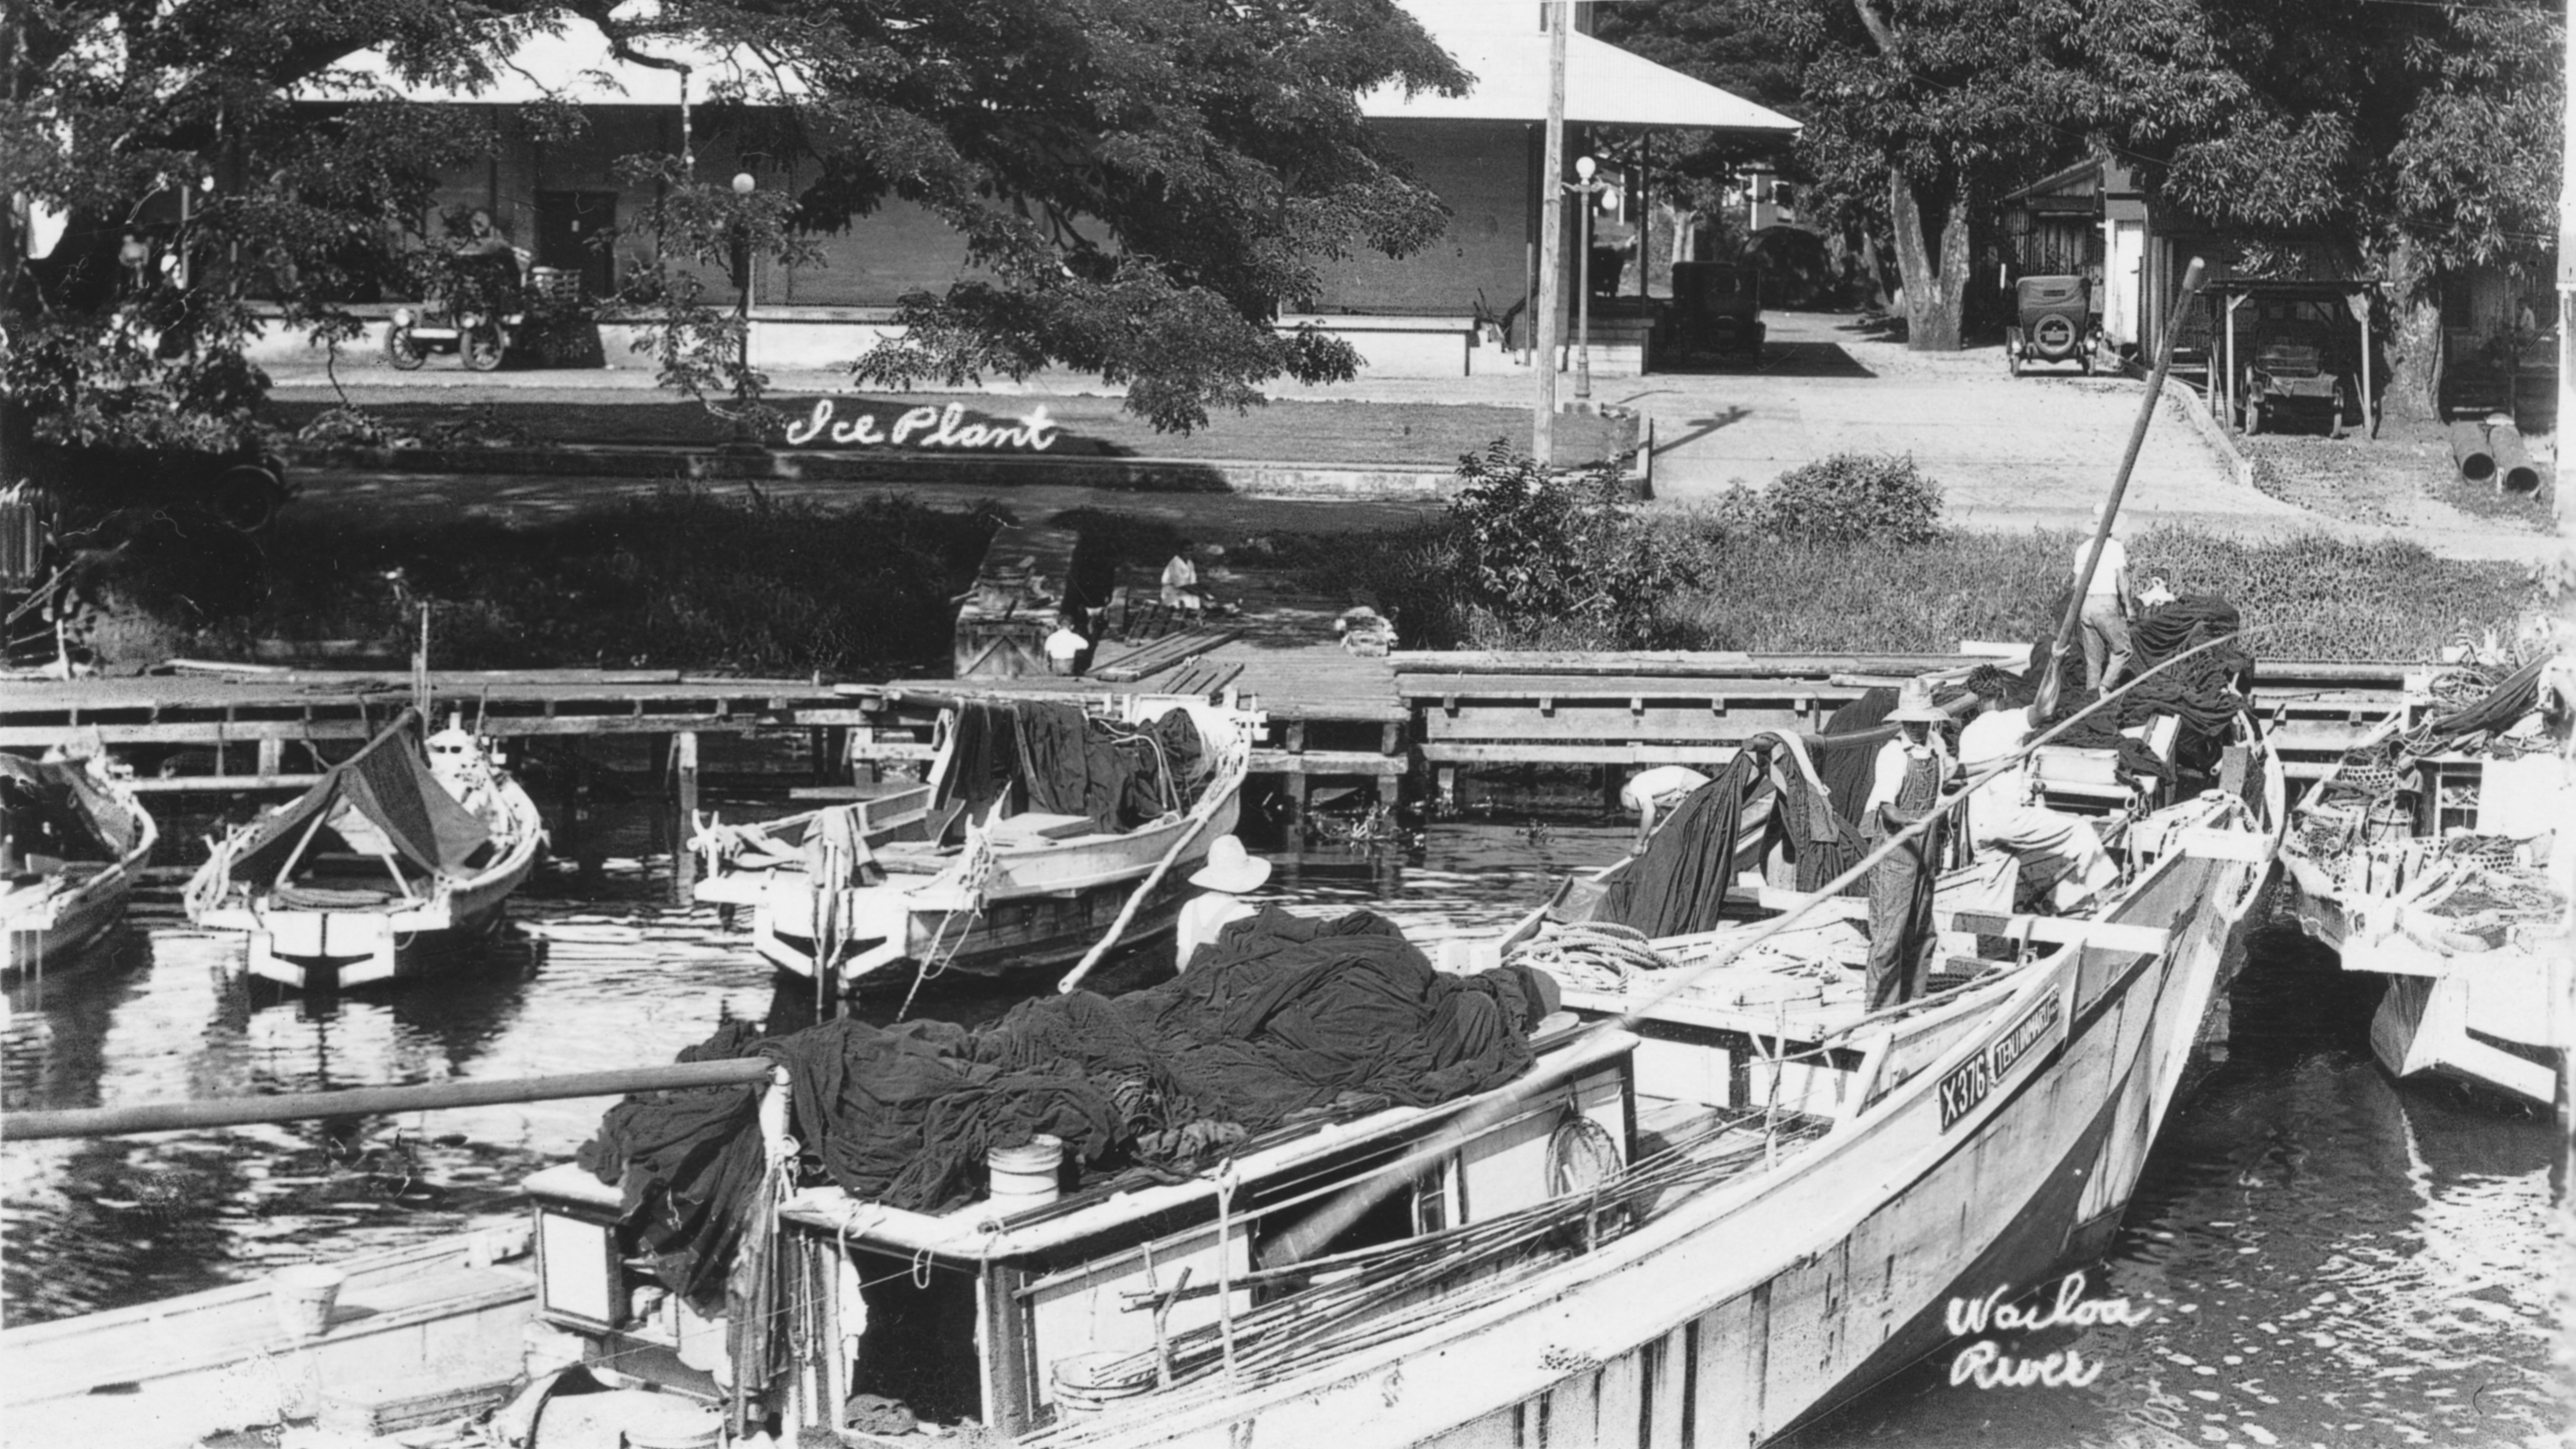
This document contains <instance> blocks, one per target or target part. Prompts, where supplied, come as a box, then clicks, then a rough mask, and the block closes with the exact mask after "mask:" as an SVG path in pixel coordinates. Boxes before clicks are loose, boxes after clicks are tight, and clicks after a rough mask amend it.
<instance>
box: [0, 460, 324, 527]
mask: <svg viewBox="0 0 2576 1449" xmlns="http://www.w3.org/2000/svg"><path fill="white" fill-rule="evenodd" d="M27 461H28V465H29V466H28V468H27V470H26V471H27V474H28V476H29V477H31V478H33V479H36V480H38V481H40V482H42V483H44V484H46V485H47V486H49V487H50V488H51V489H52V490H53V491H55V492H56V493H57V494H58V495H59V496H61V497H62V498H63V500H64V501H65V502H67V503H74V504H77V505H79V506H80V507H81V508H83V509H84V510H97V511H104V510H114V509H124V508H150V509H157V510H160V511H163V512H167V513H173V514H186V513H194V514H198V515H200V516H207V517H211V518H213V519H214V520H215V521H216V522H218V523H221V524H224V525H225V526H227V527H230V528H235V529H239V530H240V531H242V532H244V533H256V532H258V531H259V530H261V529H264V528H266V527H268V526H269V524H271V523H273V522H275V521H276V519H277V511H278V509H280V508H281V507H283V506H285V504H286V501H287V500H288V499H290V498H293V497H294V496H295V488H294V486H293V485H292V484H290V483H288V482H287V480H286V465H285V464H284V463H283V462H281V461H279V459H278V457H277V455H276V454H274V453H271V452H270V451H268V450H267V449H266V448H264V447H262V446H260V445H259V444H257V443H255V442H246V443H243V444H241V445H239V446H236V447H234V448H231V449H228V450H225V451H222V452H204V451H199V450H197V449H193V448H141V447H66V446H62V445H58V444H49V445H38V446H36V447H34V448H31V449H30V450H29V452H28V457H27Z"/></svg>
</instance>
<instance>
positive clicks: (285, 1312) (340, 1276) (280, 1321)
mask: <svg viewBox="0 0 2576 1449" xmlns="http://www.w3.org/2000/svg"><path fill="white" fill-rule="evenodd" d="M348 1281H349V1280H348V1276H347V1275H346V1274H344V1273H342V1272H341V1271H340V1270H339V1269H337V1268H326V1267H324V1266H322V1265H321V1264H319V1263H298V1264H295V1265H294V1266H293V1267H288V1268H280V1269H278V1270H277V1271H276V1272H274V1273H271V1274H270V1275H268V1303H269V1307H271V1308H272V1309H274V1310H276V1313H277V1326H278V1327H279V1328H282V1329H284V1330H285V1331H286V1334H287V1336H288V1337H289V1338H320V1337H321V1336H322V1335H324V1334H326V1333H328V1332H330V1331H331V1309H332V1306H333V1305H334V1304H336V1303H338V1302H339V1301H340V1288H341V1286H342V1285H343V1284H345V1283H347V1282H348Z"/></svg>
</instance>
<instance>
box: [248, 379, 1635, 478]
mask: <svg viewBox="0 0 2576 1449" xmlns="http://www.w3.org/2000/svg"><path fill="white" fill-rule="evenodd" d="M350 392H351V395H352V397H354V398H356V399H358V400H359V405H360V408H361V409H362V410H363V412H364V414H365V417H366V420H367V421H368V422H370V423H372V425H373V426H374V428H375V430H377V431H378V432H379V433H381V434H382V440H383V441H393V440H396V439H413V440H417V441H418V442H420V443H422V444H425V445H430V446H438V447H524V446H542V445H545V444H549V443H613V444H624V445H630V446H632V445H656V446H662V447H685V448H709V447H715V446H717V445H719V444H721V443H723V442H725V441H726V440H727V439H729V438H731V437H732V435H733V427H732V424H730V423H729V422H727V421H726V420H724V419H723V418H719V417H717V416H715V415H714V414H712V413H710V412H708V411H707V410H706V408H704V407H702V406H700V405H699V404H697V403H694V402H688V401H672V400H670V399H669V398H668V397H667V395H664V394H656V393H650V392H619V391H607V390H601V389H581V388H526V389H520V388H514V389H512V390H511V391H510V393H509V395H508V396H507V397H504V398H498V399H491V398H486V399H481V400H476V401H471V402H439V401H421V400H419V399H418V396H417V394H416V393H415V394H411V395H410V396H409V397H408V398H406V397H405V395H404V394H402V393H399V392H395V391H392V390H387V389H371V388H352V389H350ZM379 393H382V394H383V395H382V396H379V395H378V394H379ZM815 401H816V399H815V398H814V397H813V396H812V395H810V394H798V393H780V394H778V395H776V396H774V397H772V398H771V399H770V404H771V406H772V407H774V408H775V409H777V410H779V412H780V413H781V414H782V416H781V417H780V418H779V419H775V420H773V421H772V423H771V425H770V427H769V429H768V432H769V436H768V438H767V441H768V442H769V443H770V444H771V445H772V446H783V445H784V442H785V439H784V437H783V436H782V433H781V429H782V426H783V424H784V423H785V422H787V421H810V418H811V411H812V408H813V406H814V403H815ZM833 402H834V404H835V412H834V418H835V419H836V420H839V421H846V420H848V419H849V418H851V417H853V416H855V415H856V414H858V413H860V412H863V411H874V412H876V413H877V414H879V415H880V416H881V417H882V418H883V419H885V420H886V426H887V428H889V429H890V428H891V426H892V420H893V419H895V418H897V417H899V416H900V415H901V413H902V412H903V411H905V410H907V409H911V408H915V407H928V408H944V407H946V406H947V405H949V404H951V403H954V404H957V405H958V406H960V407H961V408H963V409H965V410H966V416H967V417H968V418H969V419H970V420H971V419H982V420H985V421H997V422H1008V421H1012V420H1016V419H1018V418H1019V417H1021V416H1022V415H1023V414H1026V413H1027V412H1029V411H1030V410H1031V409H1033V408H1039V407H1043V408H1045V409H1046V412H1047V416H1048V417H1050V418H1052V419H1053V420H1054V421H1055V424H1056V427H1057V442H1056V443H1055V445H1054V446H1053V447H1052V448H1051V449H1050V450H1049V451H1051V452H1053V453H1057V454H1062V455H1080V456H1084V457H1137V458H1256V459H1275V460H1279V461H1282V462H1292V463H1312V464H1319V465H1321V464H1349V465H1361V464H1407V465H1412V466H1429V467H1445V466H1447V465H1448V464H1450V463H1453V462H1455V461H1457V458H1458V455H1459V454H1461V453H1464V452H1466V451H1468V450H1470V449H1472V448H1477V447H1481V446H1482V445H1483V444H1484V443H1486V442H1487V441H1488V440H1490V439H1492V438H1494V437H1496V436H1503V435H1507V436H1511V437H1524V438H1525V437H1527V436H1529V431H1530V421H1529V419H1530V414H1529V410H1528V409H1527V408H1510V407H1495V406H1491V405H1488V404H1483V403H1363V402H1347V401H1336V402H1273V403H1270V404H1268V405H1267V406H1264V407H1256V408H1253V409H1250V410H1249V411H1247V412H1243V413H1239V414H1238V413H1220V414H1218V415H1217V416H1216V417H1214V418H1212V419H1211V420H1210V421H1209V423H1208V425H1207V426H1206V427H1204V428H1201V429H1199V430H1198V431H1196V432H1193V433H1157V432H1155V431H1154V430H1153V429H1152V428H1151V427H1149V426H1147V425H1146V424H1145V423H1144V422H1143V421H1142V420H1140V419H1138V418H1136V417H1134V416H1133V415H1131V414H1129V413H1127V412H1125V411H1124V410H1123V409H1122V407H1121V404H1120V400H1119V399H1117V398H1114V397H1070V396H1068V397H1038V396H1028V397H1011V396H1002V395H995V394H989V393H958V394H942V393H923V394H906V395H902V396H891V395H876V396H873V397H863V396H857V395H850V394H840V395H835V397H834V399H833ZM337 406H338V403H337V401H336V400H321V399H314V398H310V397H299V398H297V399H295V400H291V401H274V400H273V401H272V402H271V404H270V408H269V413H270V416H271V419H272V420H273V421H274V422H275V423H276V424H277V425H278V426H279V427H281V428H284V429H287V430H288V431H290V432H291V431H294V430H296V429H300V428H304V427H305V426H306V425H308V424H311V423H313V422H314V421H315V420H316V419H317V418H320V417H322V416H323V415H324V414H325V413H327V412H330V411H331V410H332V409H334V408H336V407H337ZM344 431H345V424H341V425H335V429H334V433H333V436H332V437H330V438H323V439H317V441H343V442H373V441H377V439H373V438H360V437H350V436H342V435H341V434H342V432H344ZM1557 440H1558V452H1559V455H1560V456H1561V457H1562V458H1563V459H1564V460H1565V461H1566V462H1568V463H1578V462H1590V461H1594V460H1597V459H1605V458H1608V457H1611V456H1612V455H1614V454H1615V453H1617V452H1619V451H1620V450H1622V449H1625V448H1628V447H1631V446H1633V445H1634V440H1635V432H1634V427H1633V425H1632V424H1631V423H1630V422H1629V421H1628V420H1626V419H1623V418H1611V417H1605V416H1602V415H1599V414H1594V413H1568V414H1566V415H1565V416H1564V417H1563V418H1561V419H1560V420H1558V423H1557Z"/></svg>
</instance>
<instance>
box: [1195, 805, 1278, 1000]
mask: <svg viewBox="0 0 2576 1449" xmlns="http://www.w3.org/2000/svg"><path fill="white" fill-rule="evenodd" d="M1269 879H1270V862H1268V861H1266V860H1263V859H1262V858H1261V857H1260V856H1257V855H1254V854H1252V853H1251V852H1250V851H1247V850H1245V849H1244V848H1243V842H1242V841H1240V840H1238V839H1236V838H1235V837H1233V836H1231V835H1220V836H1218V837H1217V838H1216V841H1215V843H1213V844H1211V845H1210V846H1208V853H1207V864H1205V865H1203V866H1201V867H1199V871H1198V874H1196V875H1193V876H1191V877H1190V884H1192V885H1194V886H1197V887H1198V888H1199V889H1201V890H1203V891H1206V892H1207V894H1206V895H1203V896H1194V897H1192V898H1191V899H1190V900H1188V901H1187V902H1185V903H1183V904H1182V906H1181V919H1180V923H1179V924H1178V926H1176V927H1175V928H1174V930H1173V932H1172V956H1173V964H1174V965H1175V966H1177V967H1180V968H1182V969H1184V970H1186V969H1187V968H1188V967H1189V964H1190V957H1192V956H1193V955H1196V954H1197V953H1198V949H1199V948H1200V947H1201V946H1213V945H1215V944H1216V938H1217V936H1218V935H1219V933H1221V932H1223V931H1224V930H1225V928H1226V927H1227V926H1229V925H1231V924H1233V923H1234V922H1236V921H1240V920H1244V919H1247V918H1249V917H1251V916H1253V915H1255V914H1257V913H1258V912H1257V908H1256V907H1254V905H1253V904H1252V902H1250V901H1247V900H1245V899H1243V898H1244V897H1245V896H1247V895H1250V894H1251V893H1252V892H1254V891H1257V890H1259V889H1261V886H1262V883H1263V882H1264V881H1267V880H1269Z"/></svg>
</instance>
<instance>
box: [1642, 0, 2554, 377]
mask: <svg viewBox="0 0 2576 1449" xmlns="http://www.w3.org/2000/svg"><path fill="white" fill-rule="evenodd" d="M1614 12H1615V20H1614V21H1613V22H1612V23H1613V24H1615V26H1616V27H1617V29H1618V30H1619V32H1620V36H1621V39H1622V43H1625V44H1628V45H1631V46H1633V47H1635V48H1637V49H1640V50H1643V51H1646V52H1648V53H1649V54H1652V55H1654V56H1655V58H1657V59H1659V60H1662V61H1664V62H1665V63H1666V64H1671V65H1676V66H1679V67H1681V68H1684V69H1689V70H1692V71H1694V73H1697V74H1701V75H1704V76H1707V77H1708V78H1710V79H1712V80H1716V81H1718V82H1719V83H1720V84H1727V83H1729V82H1730V80H1731V81H1733V82H1735V83H1739V84H1750V85H1753V86H1756V87H1767V88H1775V89H1776V88H1777V87H1778V86H1779V85H1781V84H1782V82H1783V78H1784V72H1785V76H1786V79H1787V81H1788V83H1789V84H1791V85H1793V86H1794V89H1795V92H1796V94H1795V97H1794V98H1793V99H1791V98H1783V99H1779V100H1768V101H1766V103H1769V104H1775V105H1778V106H1779V107H1780V108H1781V109H1784V110H1787V111H1789V112H1791V113H1792V114H1795V115H1796V116H1798V117H1799V118H1800V119H1801V120H1803V121H1805V122H1806V123H1807V125H1806V130H1805V131H1804V132H1803V133H1802V134H1801V136H1800V138H1799V143H1798V151H1797V161H1798V164H1799V166H1800V168H1801V169H1802V170H1803V171H1804V172H1805V173H1806V174H1807V176H1808V178H1809V185H1808V187H1807V188H1806V190H1805V192H1804V194H1803V198H1802V205H1803V206H1804V207H1805V208H1806V209H1807V210H1808V211H1809V212H1810V214H1812V215H1815V216H1817V217H1819V218H1820V219H1822V220H1824V221H1825V222H1826V223H1827V224H1829V225H1834V224H1841V223H1846V222H1857V223H1859V224H1861V225H1863V226H1865V227H1866V228H1867V229H1869V230H1871V231H1873V232H1883V233H1885V234H1887V235H1889V236H1890V237H1891V238H1892V240H1893V242H1894V244H1895V248H1896V251H1897V254H1898V261H1899V265H1900V269H1901V271H1902V273H1903V280H1904V284H1905V288H1906V302H1907V311H1908V313H1909V317H1908V322H1909V324H1910V328H1911V335H1912V337H1913V339H1914V341H1915V343H1916V345H1918V346H1929V347H1955V346H1957V345H1958V340H1959V326H1960V322H1961V315H1960V313H1961V304H1962V301H1963V293H1964V286H1965V283H1966V281H1967V274H1968V269H1969V266H1970V263H1971V260H1972V252H1971V237H1972V233H1973V232H1974V231H1975V230H1976V229H1977V228H1979V227H1981V226H1982V225H1984V224H1985V223H1986V219H1987V218H1988V216H1989V215H1990V213H1991V211H1992V207H1993V203H1994V202H1995V201H1996V200H1997V199H1998V198H1999V197H2000V196H2001V195H2002V194H2004V193H2005V192H2007V191H2009V190H2011V189H2013V188H2015V187H2017V186H2020V185H2023V184H2026V183H2028V182H2030V181H2033V180H2036V179H2037V178H2038V177H2039V176H2040V175H2042V174H2044V173H2045V172H2047V171H2048V170H2050V169H2053V168H2054V167H2056V166H2059V165H2062V164H2065V163H2067V162H2071V161H2075V160H2079V159H2083V158H2085V157H2087V156H2092V155H2104V154H2110V155H2116V156H2118V157H2120V158H2121V159H2123V160H2125V161H2127V162H2129V163H2131V164H2132V165H2133V166H2135V167H2136V168H2137V169H2138V170H2139V171H2140V173H2141V174H2142V176H2143V177H2144V179H2145V182H2146V184H2147V186H2148V187H2149V189H2150V191H2151V192H2152V193H2153V194H2154V195H2155V196H2156V198H2157V199H2158V201H2159V202H2161V203H2163V204H2166V205H2170V206H2172V207H2174V208H2177V209H2178V210H2179V211H2181V212H2183V213H2186V214H2189V215H2191V216H2194V217H2197V218H2200V219H2202V220H2205V221H2208V222H2211V223H2214V224H2216V225H2218V226H2220V227H2222V228H2225V229H2226V230H2228V231H2229V232H2231V233H2232V234H2234V235H2236V236H2238V237H2240V238H2241V239H2243V241H2244V242H2245V243H2246V244H2247V247H2248V250H2247V254H2246V259H2247V260H2248V261H2250V262H2252V263H2253V264H2255V265H2257V266H2261V265H2264V264H2266V263H2267V262H2268V261H2271V260H2274V259H2278V258H2281V257H2284V256H2286V255H2287V254H2289V253H2290V252H2291V251H2293V250H2294V249H2306V250H2308V251H2311V252H2312V251H2313V250H2314V249H2316V248H2318V247H2320V246H2322V247H2325V248H2327V249H2329V250H2331V251H2333V252H2334V253H2336V254H2337V255H2338V257H2339V258H2340V259H2342V260H2343V261H2344V262H2345V263H2346V264H2348V265H2349V264H2356V263H2361V264H2366V265H2372V266H2377V265H2382V264H2385V265H2387V266H2388V267H2389V269H2390V271H2391V280H2393V281H2395V282H2396V283H2397V284H2398V287H2399V290H2400V291H2401V292H2413V291H2416V290H2419V289H2420V288H2421V286H2422V285H2423V284H2424V283H2425V281H2426V280H2427V279H2428V278H2430V277H2433V276H2437V275H2438V274H2440V273H2441V272H2443V271H2445V270H2450V269H2456V268H2460V267H2465V266H2470V265H2492V264H2499V263H2501V264H2506V265H2512V264H2516V263H2521V264H2526V265H2528V264H2536V263H2537V261H2538V260H2539V258H2540V257H2541V256H2542V254H2543V249H2544V248H2545V246H2546V245H2547V242H2548V240H2549V233H2550V232H2551V229H2552V228H2551V219H2552V217H2553V216H2554V214H2555V207H2556V196H2557V189H2558V159H2559V151H2560V144H2559V124H2560V121H2559V117H2560V105H2561V98H2562V91H2563V79H2562V77H2561V76H2560V75H2559V73H2558V72H2559V67H2560V63H2561V61H2560V49H2559V47H2560V45H2561V43H2562V42H2561V36H2562V29H2561V27H2562V16H2561V13H2560V11H2559V9H2558V7H2556V6H2554V5H2552V4H2549V3H2546V0H2478V3H2466V4H2453V5H2445V4H2438V3H2419V0H2026V3H2025V0H1640V3H1637V4H1635V5H1629V6H1621V7H1614ZM1608 28H1610V27H1609V26H1605V30H1607V29H1608ZM2400 274H2402V275H2400Z"/></svg>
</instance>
